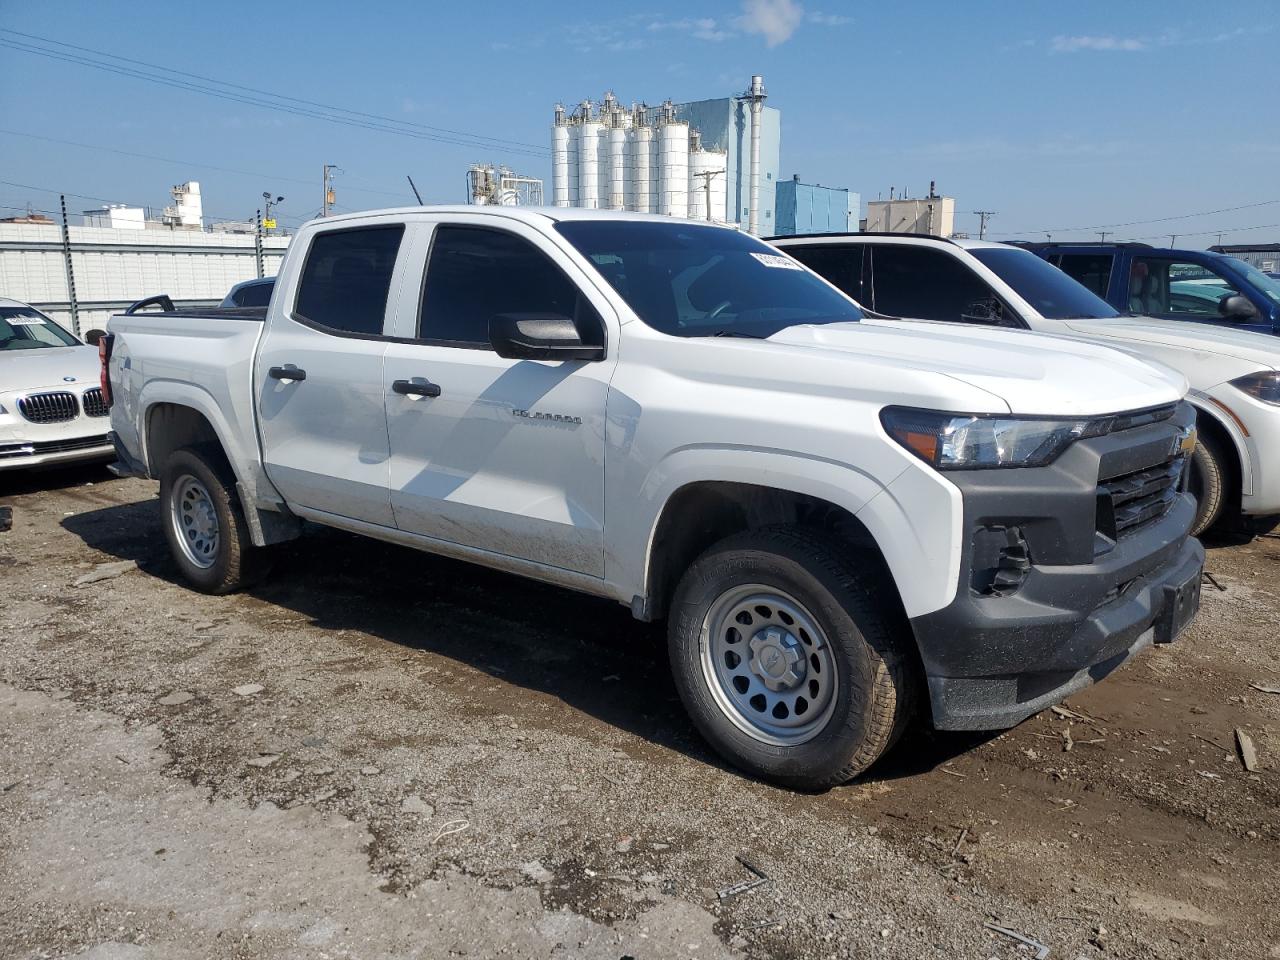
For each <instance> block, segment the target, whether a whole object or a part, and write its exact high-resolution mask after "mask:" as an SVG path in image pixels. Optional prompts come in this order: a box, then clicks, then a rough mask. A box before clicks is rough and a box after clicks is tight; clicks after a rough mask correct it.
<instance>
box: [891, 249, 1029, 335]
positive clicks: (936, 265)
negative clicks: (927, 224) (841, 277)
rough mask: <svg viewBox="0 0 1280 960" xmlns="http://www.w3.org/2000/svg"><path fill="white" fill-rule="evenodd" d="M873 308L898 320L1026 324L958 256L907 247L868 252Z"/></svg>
mask: <svg viewBox="0 0 1280 960" xmlns="http://www.w3.org/2000/svg"><path fill="white" fill-rule="evenodd" d="M867 257H868V258H869V263H868V265H869V268H870V274H871V281H870V293H871V297H872V300H873V303H872V308H873V309H874V310H877V311H879V312H880V313H887V314H890V315H891V316H895V317H913V318H918V319H921V320H943V321H949V322H964V323H978V324H984V325H1001V326H1021V324H1020V322H1019V321H1018V320H1017V319H1016V318H1015V317H1013V315H1012V314H1010V313H1009V312H1008V311H1006V310H1005V309H1004V306H1003V304H1002V303H1001V301H1000V299H999V298H998V297H997V296H996V294H995V291H994V290H992V289H991V287H990V286H988V285H987V284H986V283H985V282H983V280H982V279H981V278H980V277H978V276H977V275H976V274H975V273H974V272H973V271H972V270H971V269H970V268H969V267H968V266H966V265H965V264H964V263H962V262H961V261H960V260H959V259H958V258H957V257H953V256H951V255H950V254H947V253H943V252H942V251H940V250H930V249H927V248H924V247H915V246H909V245H907V244H897V243H895V244H888V243H884V244H879V243H877V244H872V245H870V246H868V248H867Z"/></svg>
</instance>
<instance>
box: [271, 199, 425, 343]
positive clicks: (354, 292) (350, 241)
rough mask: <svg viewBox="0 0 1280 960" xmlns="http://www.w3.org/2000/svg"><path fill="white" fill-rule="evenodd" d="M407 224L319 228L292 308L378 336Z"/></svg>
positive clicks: (305, 316) (344, 329)
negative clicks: (334, 228) (325, 229)
mask: <svg viewBox="0 0 1280 960" xmlns="http://www.w3.org/2000/svg"><path fill="white" fill-rule="evenodd" d="M403 236H404V225H403V224H396V225H394V226H385V227H358V228H356V229H354V230H333V231H325V232H323V233H320V234H317V235H316V238H315V239H314V240H312V241H311V249H310V250H309V251H308V252H307V262H306V265H305V266H304V267H303V268H302V280H301V281H300V282H299V284H298V300H297V303H296V305H295V306H294V314H295V315H296V316H297V317H298V318H299V319H300V320H303V321H304V322H306V323H310V324H314V325H316V326H319V327H324V328H325V329H326V330H332V331H334V332H336V333H347V334H357V335H363V336H379V335H381V334H382V324H383V319H384V317H385V316H386V313H387V296H388V294H389V293H390V292H391V272H392V270H393V269H394V268H395V265H396V255H397V254H398V253H399V252H400V240H401V238H402V237H403Z"/></svg>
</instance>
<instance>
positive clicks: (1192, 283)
mask: <svg viewBox="0 0 1280 960" xmlns="http://www.w3.org/2000/svg"><path fill="white" fill-rule="evenodd" d="M1238 293H1240V290H1239V288H1238V287H1237V285H1236V283H1235V281H1233V280H1231V279H1230V278H1229V277H1227V276H1226V275H1225V274H1223V273H1220V272H1218V271H1217V270H1215V269H1214V268H1213V267H1212V266H1209V265H1207V264H1201V263H1191V262H1187V261H1184V260H1178V259H1176V258H1174V257H1147V256H1135V257H1134V258H1133V262H1132V264H1131V265H1130V267H1129V310H1130V311H1131V312H1133V313H1138V314H1145V315H1147V316H1151V317H1160V318H1162V319H1164V320H1194V321H1196V322H1198V323H1213V324H1217V325H1220V326H1230V327H1233V328H1235V329H1237V330H1257V331H1259V332H1261V333H1270V332H1271V323H1270V322H1269V321H1268V320H1267V319H1266V318H1264V317H1262V316H1260V315H1259V316H1257V317H1256V318H1255V319H1253V320H1232V319H1229V318H1227V317H1224V316H1223V314H1222V303H1223V301H1224V300H1226V299H1227V298H1228V297H1230V296H1234V295H1236V294H1238Z"/></svg>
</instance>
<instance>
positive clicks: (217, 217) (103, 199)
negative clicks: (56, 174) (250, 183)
mask: <svg viewBox="0 0 1280 960" xmlns="http://www.w3.org/2000/svg"><path fill="white" fill-rule="evenodd" d="M0 183H2V184H4V185H5V186H7V187H19V188H21V189H23V190H34V191H36V192H37V193H50V194H53V195H55V196H58V195H65V196H68V197H75V198H77V199H79V200H92V201H94V202H95V203H107V204H111V203H121V202H122V201H121V200H120V198H119V197H117V198H115V199H114V200H111V199H108V198H106V197H95V196H92V195H91V194H88V193H76V192H75V191H73V190H55V189H54V188H53V187H37V186H35V185H34V184H30V183H16V182H15V181H13V180H0ZM124 202H126V203H127V201H124ZM128 205H129V206H134V207H143V208H146V207H149V206H151V204H147V203H133V204H128ZM204 216H206V217H208V218H209V219H210V220H248V219H251V218H250V217H248V216H246V215H244V214H237V215H235V216H228V215H226V214H221V213H209V212H205V213H204ZM282 219H291V218H282Z"/></svg>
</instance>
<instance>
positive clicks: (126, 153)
mask: <svg viewBox="0 0 1280 960" xmlns="http://www.w3.org/2000/svg"><path fill="white" fill-rule="evenodd" d="M0 134H5V135H8V136H12V137H26V138H28V139H31V140H43V141H45V142H46V143H58V144H62V145H63V146H68V147H82V148H84V149H85V150H101V151H103V152H104V153H114V154H118V155H119V156H122V157H136V158H138V159H141V160H155V161H158V162H160V163H172V164H176V165H179V166H184V167H193V168H196V169H201V170H217V171H219V172H221V173H234V174H238V175H240V176H245V177H258V178H260V179H263V180H279V181H281V182H284V183H301V184H306V185H307V186H312V185H313V184H312V181H310V180H303V179H302V178H300V177H283V176H280V175H279V174H274V173H258V172H256V171H253V170H239V169H236V168H235V167H220V166H217V165H216V164H212V163H203V162H200V161H196V160H179V159H177V158H174V157H157V156H155V155H154V154H150V153H136V152H134V151H132V150H120V149H118V148H116V147H107V146H103V145H102V144H97V143H80V142H78V141H76V140H60V139H59V138H57V137H46V136H42V135H41V134H38V133H23V132H22V131H21V130H5V129H3V128H0ZM349 189H351V190H353V191H356V192H359V193H372V194H378V195H380V196H384V197H395V198H397V199H399V200H404V199H407V198H406V196H405V194H404V191H398V192H397V191H392V190H374V189H372V188H370V187H351V188H349Z"/></svg>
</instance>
